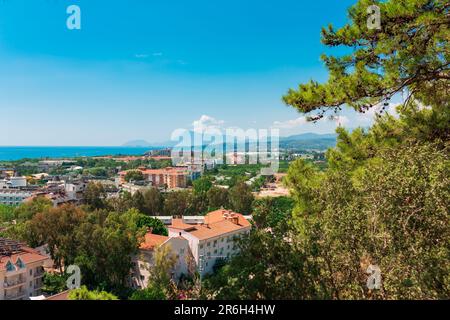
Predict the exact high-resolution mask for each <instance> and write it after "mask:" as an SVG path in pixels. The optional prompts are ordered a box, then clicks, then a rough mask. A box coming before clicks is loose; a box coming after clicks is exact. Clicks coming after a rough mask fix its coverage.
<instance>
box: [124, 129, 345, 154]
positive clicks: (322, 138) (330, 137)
mask: <svg viewBox="0 0 450 320" xmlns="http://www.w3.org/2000/svg"><path fill="white" fill-rule="evenodd" d="M190 135H191V137H196V138H198V140H197V141H202V140H201V138H200V137H199V136H198V133H194V132H190ZM205 137H206V138H205V140H207V141H208V140H209V138H208V137H207V136H205ZM336 137H337V135H336V134H334V133H329V134H317V133H303V134H298V135H293V136H289V137H280V147H281V148H286V149H303V150H310V149H318V150H326V149H328V148H331V147H334V146H335V145H336ZM207 141H205V142H207ZM223 141H224V142H225V141H227V139H226V136H224V137H223ZM184 143H185V146H189V145H190V141H184ZM251 143H252V142H251ZM247 144H248V142H247ZM176 145H178V146H180V144H179V143H178V142H177V141H166V142H163V143H149V142H147V141H145V140H134V141H129V142H127V143H125V144H124V145H123V146H126V147H157V146H158V147H174V146H176ZM195 147H199V146H197V145H196V146H195Z"/></svg>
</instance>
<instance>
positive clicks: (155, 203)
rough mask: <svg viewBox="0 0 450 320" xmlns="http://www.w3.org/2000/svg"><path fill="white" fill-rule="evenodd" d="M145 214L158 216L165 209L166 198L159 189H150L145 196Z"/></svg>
mask: <svg viewBox="0 0 450 320" xmlns="http://www.w3.org/2000/svg"><path fill="white" fill-rule="evenodd" d="M143 197H144V202H143V211H142V212H143V213H145V214H148V215H150V216H158V215H160V214H161V213H162V211H163V208H164V197H163V196H162V194H161V192H160V191H159V190H158V189H157V188H150V189H148V190H146V191H145V192H144V194H143Z"/></svg>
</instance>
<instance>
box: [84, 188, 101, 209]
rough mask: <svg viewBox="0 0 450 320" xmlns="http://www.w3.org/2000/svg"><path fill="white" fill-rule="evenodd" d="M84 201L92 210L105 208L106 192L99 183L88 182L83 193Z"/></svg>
mask: <svg viewBox="0 0 450 320" xmlns="http://www.w3.org/2000/svg"><path fill="white" fill-rule="evenodd" d="M84 201H85V202H86V204H87V205H88V206H89V207H90V208H91V209H92V210H95V209H104V208H105V207H106V191H105V188H104V187H103V185H102V184H101V183H96V182H89V183H88V185H87V187H86V190H85V191H84Z"/></svg>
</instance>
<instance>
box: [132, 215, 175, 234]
mask: <svg viewBox="0 0 450 320" xmlns="http://www.w3.org/2000/svg"><path fill="white" fill-rule="evenodd" d="M137 226H138V228H146V229H149V228H151V229H152V233H153V234H159V235H162V236H168V235H169V231H168V230H167V228H166V226H165V224H164V223H163V222H162V221H161V220H159V219H156V218H152V217H149V216H147V215H144V214H141V215H140V216H139V217H138V219H137Z"/></svg>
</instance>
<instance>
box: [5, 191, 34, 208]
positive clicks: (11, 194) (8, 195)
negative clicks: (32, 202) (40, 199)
mask: <svg viewBox="0 0 450 320" xmlns="http://www.w3.org/2000/svg"><path fill="white" fill-rule="evenodd" d="M31 196H33V192H31V191H28V190H17V189H0V204H3V205H7V206H18V205H20V204H21V203H23V202H25V201H26V200H27V199H29V198H30V197H31Z"/></svg>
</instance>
